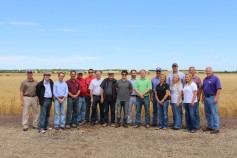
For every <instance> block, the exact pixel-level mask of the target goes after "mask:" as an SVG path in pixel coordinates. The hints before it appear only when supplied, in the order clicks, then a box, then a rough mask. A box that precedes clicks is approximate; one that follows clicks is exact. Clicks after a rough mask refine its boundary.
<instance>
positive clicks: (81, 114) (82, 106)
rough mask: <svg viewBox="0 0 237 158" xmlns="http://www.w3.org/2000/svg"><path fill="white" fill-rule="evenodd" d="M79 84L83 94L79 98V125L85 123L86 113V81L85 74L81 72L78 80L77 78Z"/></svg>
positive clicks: (78, 74)
mask: <svg viewBox="0 0 237 158" xmlns="http://www.w3.org/2000/svg"><path fill="white" fill-rule="evenodd" d="M76 80H77V82H78V83H79V84H80V89H81V92H80V94H79V97H78V102H79V107H80V109H79V110H78V112H79V113H78V114H77V122H78V123H85V111H86V100H85V99H86V91H87V88H86V81H85V79H84V78H83V72H82V71H79V72H78V73H77V78H76Z"/></svg>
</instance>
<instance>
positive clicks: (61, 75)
mask: <svg viewBox="0 0 237 158" xmlns="http://www.w3.org/2000/svg"><path fill="white" fill-rule="evenodd" d="M63 79H64V74H62V73H60V74H59V76H58V80H59V81H63Z"/></svg>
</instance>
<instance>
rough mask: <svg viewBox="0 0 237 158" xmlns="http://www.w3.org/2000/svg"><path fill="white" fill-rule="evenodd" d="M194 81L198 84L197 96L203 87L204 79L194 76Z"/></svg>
mask: <svg viewBox="0 0 237 158" xmlns="http://www.w3.org/2000/svg"><path fill="white" fill-rule="evenodd" d="M193 82H194V83H196V84H197V96H199V95H200V94H199V89H202V81H201V79H200V78H199V77H197V76H193Z"/></svg>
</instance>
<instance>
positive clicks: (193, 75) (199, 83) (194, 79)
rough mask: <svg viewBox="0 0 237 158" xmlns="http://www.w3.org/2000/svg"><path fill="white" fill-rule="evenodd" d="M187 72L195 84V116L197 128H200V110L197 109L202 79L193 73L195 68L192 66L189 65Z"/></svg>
mask: <svg viewBox="0 0 237 158" xmlns="http://www.w3.org/2000/svg"><path fill="white" fill-rule="evenodd" d="M189 73H190V74H191V75H192V78H193V82H194V83H196V85H197V99H198V101H197V108H196V118H197V129H199V128H200V110H199V101H200V97H201V94H202V81H201V79H200V78H199V77H198V76H196V75H195V68H194V67H193V66H191V67H189Z"/></svg>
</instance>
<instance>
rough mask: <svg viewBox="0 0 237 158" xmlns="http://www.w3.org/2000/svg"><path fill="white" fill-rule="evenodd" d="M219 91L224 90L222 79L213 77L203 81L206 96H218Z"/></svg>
mask: <svg viewBox="0 0 237 158" xmlns="http://www.w3.org/2000/svg"><path fill="white" fill-rule="evenodd" d="M218 89H222V87H221V82H220V79H219V78H218V77H217V76H215V75H211V76H210V77H205V78H204V80H203V91H204V95H205V96H211V95H216V92H217V90H218Z"/></svg>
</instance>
